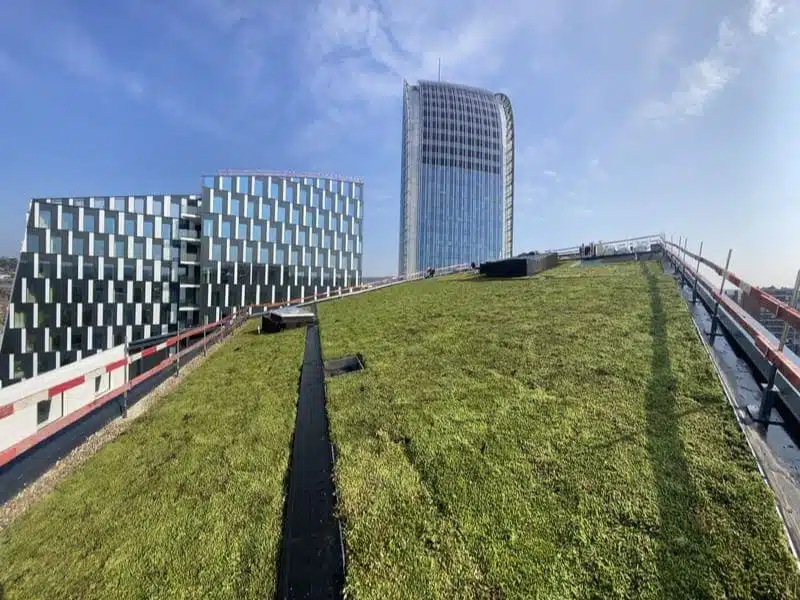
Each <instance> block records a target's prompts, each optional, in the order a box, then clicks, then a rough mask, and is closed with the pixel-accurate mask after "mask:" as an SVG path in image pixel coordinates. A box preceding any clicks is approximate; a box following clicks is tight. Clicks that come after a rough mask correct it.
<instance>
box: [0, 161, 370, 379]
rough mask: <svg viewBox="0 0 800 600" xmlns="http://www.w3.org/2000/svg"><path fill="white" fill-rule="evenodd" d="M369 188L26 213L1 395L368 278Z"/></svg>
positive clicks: (127, 200) (275, 177)
mask: <svg viewBox="0 0 800 600" xmlns="http://www.w3.org/2000/svg"><path fill="white" fill-rule="evenodd" d="M362 212H363V183H362V182H360V181H358V180H353V179H341V178H330V177H325V176H316V175H314V176H303V175H295V174H281V173H248V174H236V175H230V174H220V175H215V176H210V177H205V178H203V185H202V190H201V194H199V195H192V194H177V195H147V196H112V197H108V196H105V197H98V196H94V197H85V198H41V199H34V200H32V201H31V203H30V208H29V211H28V215H27V227H26V232H25V238H24V241H23V243H22V250H21V253H20V258H19V266H18V269H17V274H16V277H15V280H14V286H13V291H12V295H11V299H10V303H9V307H8V308H9V310H8V316H7V318H6V323H5V328H4V332H3V335H2V340H0V386H6V385H9V384H10V383H13V382H15V381H18V380H20V379H24V378H29V377H33V376H35V375H37V374H41V373H44V372H46V371H49V370H52V369H54V368H57V367H59V366H62V365H65V364H69V363H71V362H74V361H76V360H80V359H81V358H83V357H85V356H89V355H91V354H93V353H95V352H97V351H99V350H104V349H107V348H111V347H113V346H116V345H119V344H122V343H125V342H132V341H137V340H142V339H146V338H150V337H154V336H158V335H163V334H167V333H172V332H175V331H177V330H178V329H179V328H186V327H191V326H193V325H198V324H201V323H203V322H205V321H206V319H207V320H208V322H213V321H215V320H217V319H218V318H220V317H222V316H226V315H228V314H230V313H231V311H232V310H233V309H234V308H236V307H239V306H245V305H248V304H262V303H268V302H279V301H282V300H286V299H289V298H296V297H299V296H303V295H312V294H315V293H316V294H319V293H324V292H326V291H328V290H329V289H335V288H338V287H342V286H349V285H358V283H360V279H361V228H362Z"/></svg>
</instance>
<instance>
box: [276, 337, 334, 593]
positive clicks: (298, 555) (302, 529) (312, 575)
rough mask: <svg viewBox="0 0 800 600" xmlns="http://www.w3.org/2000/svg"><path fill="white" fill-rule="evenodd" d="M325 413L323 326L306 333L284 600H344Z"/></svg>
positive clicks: (286, 525) (281, 584)
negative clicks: (330, 599)
mask: <svg viewBox="0 0 800 600" xmlns="http://www.w3.org/2000/svg"><path fill="white" fill-rule="evenodd" d="M335 505H336V497H335V489H334V485H333V456H332V451H331V443H330V438H329V436H328V416H327V414H326V412H325V372H324V367H323V362H322V350H321V348H320V342H319V329H318V328H317V325H316V324H314V325H309V326H308V328H307V329H306V349H305V355H304V356H303V368H302V371H301V374H300V392H299V394H298V398H297V418H296V420H295V428H294V441H293V443H292V457H291V461H290V466H289V485H288V491H287V494H286V507H285V514H284V519H283V545H282V548H281V555H280V562H279V564H278V590H277V592H278V593H277V597H278V598H279V599H280V600H285V599H295V598H307V599H317V598H336V599H338V598H342V587H343V586H344V551H343V548H344V547H343V545H342V537H341V531H340V529H339V523H338V522H337V520H336V517H335V516H334V508H335Z"/></svg>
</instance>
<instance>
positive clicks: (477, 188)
mask: <svg viewBox="0 0 800 600" xmlns="http://www.w3.org/2000/svg"><path fill="white" fill-rule="evenodd" d="M403 85H404V89H403V148H402V181H401V207H400V253H399V254H400V258H399V272H400V274H406V273H412V272H416V271H420V270H423V269H427V268H429V267H434V268H436V267H443V266H447V265H453V264H461V263H471V262H476V263H480V262H483V261H486V260H492V259H497V258H504V257H510V256H511V255H512V229H513V210H514V117H513V114H512V111H511V102H510V101H509V99H508V97H507V96H506V95H505V94H496V93H493V92H490V91H487V90H482V89H476V88H471V87H467V86H463V85H456V84H452V83H442V82H432V81H420V82H419V83H418V84H416V85H410V84H408V83H407V82H404V84H403Z"/></svg>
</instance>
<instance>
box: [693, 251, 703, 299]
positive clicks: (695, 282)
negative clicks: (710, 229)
mask: <svg viewBox="0 0 800 600" xmlns="http://www.w3.org/2000/svg"><path fill="white" fill-rule="evenodd" d="M701 256H703V242H700V250H699V251H698V253H697V267H695V270H694V285H693V286H692V304H697V280H698V279H700V257H701Z"/></svg>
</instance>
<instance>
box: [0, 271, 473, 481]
mask: <svg viewBox="0 0 800 600" xmlns="http://www.w3.org/2000/svg"><path fill="white" fill-rule="evenodd" d="M470 270H472V269H471V267H470V266H469V265H466V264H460V265H453V266H450V267H444V268H441V269H436V271H435V276H443V275H450V274H454V273H459V272H464V271H470ZM426 275H427V272H426V271H419V272H416V273H411V274H409V275H405V276H394V277H387V278H385V279H382V280H379V281H374V282H371V283H368V284H360V285H357V286H349V287H345V288H335V289H330V288H328V289H327V290H326V292H323V293H316V294H310V295H307V296H303V297H298V298H293V299H290V300H285V301H282V302H270V303H263V304H251V305H248V306H244V307H240V308H236V309H234V312H233V313H232V314H230V315H228V316H226V317H223V318H222V319H219V320H218V321H214V322H212V323H208V324H205V325H200V326H197V327H192V328H190V329H186V330H182V331H178V332H177V333H176V334H175V335H173V336H170V337H168V338H166V339H163V340H162V341H160V342H158V343H156V344H154V345H152V346H150V347H146V348H143V349H141V350H137V351H136V352H133V353H127V356H126V358H124V359H122V360H118V361H115V362H113V363H110V364H108V365H105V370H106V371H109V372H110V371H115V370H117V369H120V368H125V378H124V381H125V382H124V384H122V385H120V386H118V387H117V388H115V389H112V390H109V391H106V392H104V393H103V394H102V395H98V396H97V397H95V398H94V399H93V400H91V401H90V402H88V403H86V404H85V405H84V406H82V407H81V408H79V409H77V410H75V411H73V412H70V413H68V414H65V415H63V416H62V417H61V418H59V419H58V420H56V421H53V422H52V423H49V424H48V425H47V426H45V427H42V428H41V429H40V430H39V431H37V432H36V433H35V434H33V435H30V436H28V437H26V438H25V439H23V440H21V441H18V442H16V443H14V444H12V445H11V446H9V447H8V448H0V467H3V466H4V465H5V464H7V463H9V462H11V461H12V460H14V459H15V458H16V457H18V456H20V455H21V454H23V453H25V452H26V451H27V450H30V449H31V448H33V447H34V446H36V445H38V444H40V443H41V442H43V441H45V440H46V439H48V438H50V437H52V436H53V435H55V434H56V433H58V432H59V431H61V430H63V429H64V428H65V427H67V426H69V425H71V424H72V423H74V422H76V421H77V420H79V419H81V418H83V417H84V416H86V415H87V414H89V413H90V412H92V411H94V410H96V409H97V408H99V407H101V406H103V405H105V404H107V403H108V402H110V401H112V400H115V399H117V400H118V401H119V402H120V410H121V413H122V415H123V416H124V415H126V414H127V406H128V394H129V393H130V392H131V391H132V390H133V389H134V388H136V387H137V386H139V385H141V384H143V383H145V382H147V381H149V380H151V379H152V378H153V377H155V376H157V375H159V374H160V373H162V372H164V371H165V370H167V369H169V368H171V367H174V368H175V374H176V375H177V374H178V373H179V372H180V368H181V359H182V358H185V357H186V356H187V355H190V354H192V353H197V352H198V351H200V350H202V352H203V354H204V355H205V354H206V353H207V349H208V347H209V346H210V345H213V344H215V343H216V342H219V341H221V340H222V339H224V338H226V337H228V336H229V335H230V334H231V333H232V332H234V331H236V329H238V328H239V327H240V326H241V325H243V324H244V323H245V322H247V321H248V320H249V319H251V318H253V317H257V316H259V315H261V314H262V313H263V311H265V310H271V309H276V308H283V307H286V306H298V305H303V304H313V303H315V302H323V301H327V300H334V299H337V298H344V297H347V296H352V295H355V294H361V293H364V292H368V291H373V290H378V289H382V288H385V287H388V286H392V285H396V284H399V283H406V282H410V281H416V280H419V279H423V278H424V277H426ZM201 336H202V337H201ZM192 338H195V339H196V341H194V342H193V343H192V344H190V345H187V346H185V347H184V348H181V347H180V344H181V342H183V341H185V340H189V339H192ZM197 338H199V339H197ZM173 346H177V351H176V352H175V353H173V354H170V355H168V356H166V357H165V358H164V359H163V360H161V361H159V362H158V364H156V365H155V366H153V367H151V368H149V369H147V370H146V371H144V372H142V373H141V374H139V375H136V376H134V377H130V376H129V373H130V368H131V365H132V364H133V363H135V362H137V361H139V360H141V359H143V358H146V357H148V356H153V355H155V354H157V353H158V352H160V351H164V350H168V349H171V348H172V347H173ZM72 366H73V367H74V365H72ZM84 382H85V373H81V372H77V371H75V370H74V368H73V370H72V371H71V373H70V376H69V379H68V380H67V381H64V382H63V383H60V384H58V385H55V386H53V387H51V388H50V389H49V390H42V393H43V394H45V395H47V396H48V397H50V392H51V391H52V390H55V389H58V391H59V393H61V392H64V391H66V390H69V389H71V388H73V387H77V386H78V385H82V384H84ZM5 389H6V390H9V389H13V385H12V386H9V387H8V388H5ZM24 404H26V399H25V398H15V399H14V400H12V401H11V402H7V403H6V404H3V405H1V406H0V420H2V419H4V418H7V417H10V416H11V415H13V414H14V413H15V410H17V409H18V407H21V406H22V405H24Z"/></svg>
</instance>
